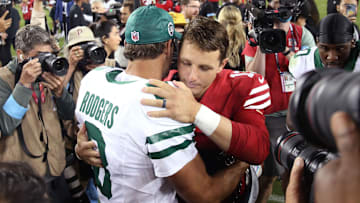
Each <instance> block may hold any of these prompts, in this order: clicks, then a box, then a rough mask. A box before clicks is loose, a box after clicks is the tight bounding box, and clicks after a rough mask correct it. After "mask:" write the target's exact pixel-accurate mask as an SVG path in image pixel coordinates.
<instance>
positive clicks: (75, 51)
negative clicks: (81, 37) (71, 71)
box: [69, 46, 84, 68]
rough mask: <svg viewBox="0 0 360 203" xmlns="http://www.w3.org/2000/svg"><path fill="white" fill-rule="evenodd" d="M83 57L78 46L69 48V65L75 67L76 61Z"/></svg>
mask: <svg viewBox="0 0 360 203" xmlns="http://www.w3.org/2000/svg"><path fill="white" fill-rule="evenodd" d="M83 57H84V51H83V50H82V49H81V47H80V46H74V47H72V48H71V49H70V54H69V66H72V67H73V68H75V67H76V66H77V64H78V62H79V61H80V60H81V59H82V58H83Z"/></svg>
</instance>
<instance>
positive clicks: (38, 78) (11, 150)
mask: <svg viewBox="0 0 360 203" xmlns="http://www.w3.org/2000/svg"><path fill="white" fill-rule="evenodd" d="M15 45H16V53H17V57H16V58H15V59H14V60H13V61H11V62H10V63H9V64H7V65H6V67H4V68H1V69H0V87H1V88H0V104H1V109H0V129H1V138H2V139H1V140H0V144H1V146H2V147H1V152H0V161H24V162H27V163H28V164H30V166H31V167H33V168H34V170H35V171H36V172H37V173H38V174H39V175H41V176H42V177H44V178H45V181H46V183H47V185H48V191H49V196H50V197H51V198H52V199H53V200H54V201H56V200H57V201H59V202H64V201H67V197H68V191H67V188H66V186H65V185H66V183H65V180H64V179H63V177H62V172H63V170H64V167H65V162H66V161H65V148H64V140H63V137H62V134H61V127H60V122H59V119H64V120H71V119H73V117H74V114H73V112H74V109H75V105H74V102H73V100H72V99H71V96H70V94H68V93H67V91H64V87H63V77H61V76H60V73H59V74H58V75H55V74H54V73H51V72H55V73H58V72H57V71H58V70H60V71H62V74H61V75H63V74H65V72H66V70H67V66H66V65H67V62H66V61H65V62H64V61H63V60H64V59H57V58H56V59H54V58H55V57H56V56H54V55H52V53H54V52H56V51H57V50H56V48H55V47H56V46H55V42H54V41H53V40H52V38H50V36H49V34H48V33H47V32H46V31H45V30H44V29H42V28H41V27H39V26H33V25H27V26H25V27H23V28H21V29H20V30H19V31H18V32H17V34H16V38H15ZM44 55H45V56H46V58H45V59H44V58H42V57H40V56H44ZM34 57H35V58H34ZM54 60H56V61H58V62H54ZM49 61H51V62H50V63H49ZM40 62H41V64H40ZM49 64H52V65H53V66H49ZM55 65H58V66H57V67H54V66H55ZM44 66H46V69H45V68H44ZM59 66H60V67H59ZM57 201H56V202H57Z"/></svg>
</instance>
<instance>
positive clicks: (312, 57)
mask: <svg viewBox="0 0 360 203" xmlns="http://www.w3.org/2000/svg"><path fill="white" fill-rule="evenodd" d="M359 57H360V55H356V54H355V55H350V57H349V59H348V61H347V64H346V65H345V69H346V67H348V66H350V67H349V68H350V70H351V68H353V69H352V71H353V72H360V60H359ZM352 65H353V66H352ZM351 66H352V67H351ZM321 68H323V64H322V62H321V59H320V54H319V50H318V48H317V47H312V48H311V49H305V50H301V51H298V52H297V53H296V54H295V55H294V56H293V57H292V58H291V59H290V62H289V71H290V73H291V74H292V75H293V76H294V77H295V78H296V79H298V78H299V77H301V76H302V75H303V74H304V73H306V72H309V71H312V70H316V69H321Z"/></svg>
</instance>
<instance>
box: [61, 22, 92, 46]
mask: <svg viewBox="0 0 360 203" xmlns="http://www.w3.org/2000/svg"><path fill="white" fill-rule="evenodd" d="M88 41H95V37H94V33H93V32H92V31H91V29H90V28H89V27H87V26H77V27H75V28H73V29H71V30H70V31H69V36H68V44H67V45H66V48H67V49H68V48H69V47H71V46H73V45H75V44H79V43H82V42H88Z"/></svg>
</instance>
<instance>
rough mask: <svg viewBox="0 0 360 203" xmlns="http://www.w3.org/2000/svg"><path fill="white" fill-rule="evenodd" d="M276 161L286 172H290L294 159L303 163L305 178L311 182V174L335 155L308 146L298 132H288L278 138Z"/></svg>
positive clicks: (275, 151)
mask: <svg viewBox="0 0 360 203" xmlns="http://www.w3.org/2000/svg"><path fill="white" fill-rule="evenodd" d="M274 153H275V157H276V160H277V161H278V162H279V163H280V164H281V165H282V166H283V167H285V168H286V169H287V170H289V171H290V170H291V168H292V166H293V164H294V161H295V158H296V157H298V156H300V157H301V158H303V159H304V161H305V178H306V179H307V180H308V181H310V182H312V177H313V174H314V173H315V172H316V171H317V170H318V169H319V168H321V167H322V166H323V165H324V164H325V163H327V162H328V161H329V160H332V159H335V158H336V155H335V154H332V153H329V152H328V151H327V150H324V149H321V148H318V147H316V146H313V145H310V144H308V143H307V142H306V141H305V139H304V137H303V136H302V135H301V134H299V133H298V132H289V133H286V134H284V135H282V136H280V137H279V138H278V140H277V145H276V147H275V150H274Z"/></svg>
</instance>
